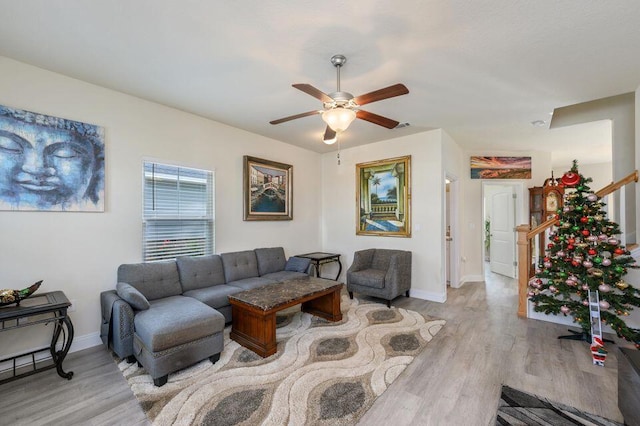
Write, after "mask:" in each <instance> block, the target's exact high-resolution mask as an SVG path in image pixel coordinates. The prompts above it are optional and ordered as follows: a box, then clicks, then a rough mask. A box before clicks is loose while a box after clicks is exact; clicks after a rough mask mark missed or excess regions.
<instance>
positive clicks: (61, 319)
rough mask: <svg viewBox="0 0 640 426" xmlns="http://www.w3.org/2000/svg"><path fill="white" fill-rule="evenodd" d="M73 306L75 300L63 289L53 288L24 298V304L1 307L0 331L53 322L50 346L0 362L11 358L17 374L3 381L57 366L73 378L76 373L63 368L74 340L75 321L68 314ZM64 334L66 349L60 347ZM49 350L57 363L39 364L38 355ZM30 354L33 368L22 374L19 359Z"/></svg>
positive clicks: (69, 377)
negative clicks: (51, 290)
mask: <svg viewBox="0 0 640 426" xmlns="http://www.w3.org/2000/svg"><path fill="white" fill-rule="evenodd" d="M69 306H71V303H70V302H69V299H67V297H66V296H65V295H64V293H63V292H61V291H53V292H50V293H42V294H38V295H34V296H31V297H29V298H28V299H24V300H21V301H20V306H15V305H11V306H4V307H1V308H0V326H1V328H0V332H4V331H8V330H14V329H16V328H22V327H28V326H30V325H36V324H49V323H53V337H52V338H51V344H50V345H49V346H48V347H44V348H41V349H36V350H34V351H31V352H26V353H23V354H20V355H16V356H12V357H9V358H5V359H2V360H0V364H1V363H4V362H7V361H12V362H13V375H12V376H11V377H9V378H5V379H3V380H0V384H2V383H6V382H10V381H12V380H15V379H18V378H20V377H25V376H29V375H31V374H34V373H37V372H39V371H43V370H49V369H51V368H55V369H56V370H57V371H58V375H59V376H60V377H63V378H65V379H68V380H71V378H72V377H73V372H72V371H69V372H65V371H64V370H63V369H62V361H64V358H65V357H66V356H67V353H68V352H69V348H70V347H71V342H72V341H73V324H72V323H71V318H69V316H68V315H67V308H69ZM60 335H62V341H61V344H62V349H61V350H56V345H57V343H58V340H60ZM1 338H2V336H1V335H0V339H1ZM45 351H49V352H50V354H51V358H52V360H53V364H47V365H44V366H39V367H38V366H36V354H37V353H40V352H45ZM27 357H29V358H31V369H30V370H29V371H27V372H24V373H20V374H18V372H17V370H18V366H17V365H16V361H17V360H19V359H21V358H27ZM42 362H45V361H42ZM20 368H22V367H20Z"/></svg>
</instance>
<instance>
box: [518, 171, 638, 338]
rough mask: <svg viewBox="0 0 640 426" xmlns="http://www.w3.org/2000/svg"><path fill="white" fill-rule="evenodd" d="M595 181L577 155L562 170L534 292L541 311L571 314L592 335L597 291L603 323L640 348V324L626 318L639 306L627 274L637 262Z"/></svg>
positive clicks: (531, 293)
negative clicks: (560, 196) (559, 204)
mask: <svg viewBox="0 0 640 426" xmlns="http://www.w3.org/2000/svg"><path fill="white" fill-rule="evenodd" d="M591 181H592V179H591V178H584V177H583V176H582V175H581V174H580V173H579V172H578V165H577V161H575V160H574V161H573V167H572V168H571V170H570V171H569V172H567V173H565V174H564V176H562V179H561V183H562V185H564V187H565V188H566V191H565V196H564V197H565V199H564V206H563V208H562V209H561V210H558V212H557V215H556V219H558V223H557V224H556V225H555V226H554V227H552V228H551V230H550V233H549V240H550V242H549V244H548V245H547V250H546V256H545V257H544V259H543V262H542V264H541V265H540V268H539V269H538V270H536V275H535V276H534V277H533V278H532V279H531V280H530V281H529V298H530V300H531V301H532V302H533V306H534V310H535V311H536V312H544V313H545V314H560V313H562V314H564V315H565V316H566V315H571V316H572V317H573V320H574V321H575V322H576V323H578V324H579V325H580V326H581V327H582V330H583V336H584V339H585V340H587V341H591V336H590V330H591V316H590V312H589V300H588V299H589V291H591V292H595V291H598V293H599V300H600V302H599V305H600V318H601V320H602V323H603V324H607V325H609V326H610V327H611V329H613V330H614V331H615V332H616V333H617V335H618V336H619V337H622V338H624V339H626V340H628V341H631V342H633V343H635V345H636V348H640V330H639V329H635V328H632V327H629V326H627V324H626V323H625V321H624V320H623V318H624V317H625V316H627V315H629V311H630V310H632V309H633V307H634V306H640V294H639V293H638V289H636V288H635V287H634V286H633V285H631V284H629V283H628V282H626V281H625V280H624V278H623V277H624V276H625V275H626V273H627V269H628V268H634V267H637V265H636V264H635V261H634V259H633V258H632V257H631V256H630V253H629V251H628V250H626V248H625V247H624V246H622V245H621V244H620V240H619V239H618V238H617V236H618V235H619V234H620V229H619V226H618V225H617V224H616V223H615V222H611V221H609V220H608V219H607V213H606V211H604V210H603V207H604V203H603V202H602V201H601V200H600V199H599V197H598V196H597V195H596V194H595V193H594V192H592V190H591V188H590V187H589V186H588V184H589V183H590V182H591ZM571 188H574V189H575V190H572V189H571Z"/></svg>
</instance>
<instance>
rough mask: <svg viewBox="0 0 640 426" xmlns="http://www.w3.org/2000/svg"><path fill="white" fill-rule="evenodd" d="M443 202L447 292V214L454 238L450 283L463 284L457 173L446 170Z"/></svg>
mask: <svg viewBox="0 0 640 426" xmlns="http://www.w3.org/2000/svg"><path fill="white" fill-rule="evenodd" d="M447 180H449V209H448V210H447V202H446V196H447ZM442 182H443V184H444V185H443V188H442V190H443V194H444V197H443V200H442V201H443V202H442V206H443V207H442V209H443V211H444V214H443V215H442V227H441V228H442V237H441V238H442V244H443V246H442V253H443V259H445V261H444V262H442V264H443V270H442V282H443V285H444V291H445V294H446V291H447V272H446V255H447V242H446V235H447V220H446V216H445V215H448V216H449V225H450V226H451V237H452V238H453V239H452V240H451V243H450V246H449V253H450V262H451V263H450V268H451V275H450V277H449V285H450V286H451V288H459V287H460V286H461V284H462V283H461V282H460V238H461V232H460V215H459V213H458V212H459V210H460V209H459V208H458V206H459V205H460V180H459V179H458V176H456V175H455V174H452V173H449V172H445V176H444V179H443V181H442Z"/></svg>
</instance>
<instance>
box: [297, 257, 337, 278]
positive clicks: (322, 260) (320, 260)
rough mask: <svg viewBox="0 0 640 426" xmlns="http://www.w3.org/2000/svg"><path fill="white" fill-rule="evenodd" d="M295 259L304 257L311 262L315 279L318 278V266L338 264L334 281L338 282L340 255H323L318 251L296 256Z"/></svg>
mask: <svg viewBox="0 0 640 426" xmlns="http://www.w3.org/2000/svg"><path fill="white" fill-rule="evenodd" d="M296 257H304V258H305V259H310V260H311V263H312V264H313V266H314V267H315V269H316V278H320V265H324V264H325V263H331V262H338V274H337V275H336V278H335V281H338V278H339V277H340V272H342V263H340V255H339V254H336V253H323V252H320V251H316V252H313V253H305V254H296Z"/></svg>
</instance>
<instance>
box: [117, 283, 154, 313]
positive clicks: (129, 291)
mask: <svg viewBox="0 0 640 426" xmlns="http://www.w3.org/2000/svg"><path fill="white" fill-rule="evenodd" d="M116 293H118V296H120V297H121V298H122V299H124V301H125V302H127V303H128V304H130V305H131V307H132V308H133V309H136V310H138V311H146V310H147V309H149V307H150V306H151V305H150V304H149V301H148V300H147V298H146V297H144V294H142V293H140V292H139V291H138V290H137V289H136V288H135V287H134V286H132V285H131V284H127V283H118V284H116Z"/></svg>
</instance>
